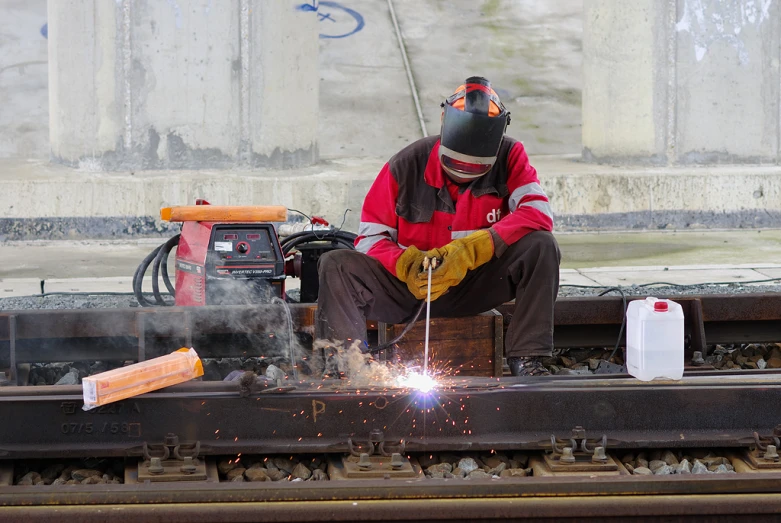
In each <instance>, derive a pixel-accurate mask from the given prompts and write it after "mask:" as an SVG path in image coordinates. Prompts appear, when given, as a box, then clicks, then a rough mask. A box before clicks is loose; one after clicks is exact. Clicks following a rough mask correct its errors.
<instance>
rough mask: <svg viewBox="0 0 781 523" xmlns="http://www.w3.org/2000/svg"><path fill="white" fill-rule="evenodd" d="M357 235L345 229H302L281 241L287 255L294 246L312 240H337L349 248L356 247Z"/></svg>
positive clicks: (283, 251) (283, 250)
mask: <svg viewBox="0 0 781 523" xmlns="http://www.w3.org/2000/svg"><path fill="white" fill-rule="evenodd" d="M356 238H357V235H355V234H353V233H351V232H345V231H300V232H297V233H294V234H291V235H290V236H288V237H286V238H285V239H283V240H282V241H280V246H281V247H282V253H283V254H285V255H287V254H288V253H289V252H290V251H291V250H292V249H293V248H294V247H297V246H298V245H302V244H306V243H312V242H325V241H330V242H336V243H339V244H341V245H343V246H345V247H347V248H349V249H354V248H355V247H354V244H355V239H356Z"/></svg>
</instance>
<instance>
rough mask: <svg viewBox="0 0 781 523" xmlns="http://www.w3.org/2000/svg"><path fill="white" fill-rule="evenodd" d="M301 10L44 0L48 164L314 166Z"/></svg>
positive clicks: (310, 56) (311, 70) (310, 53)
mask: <svg viewBox="0 0 781 523" xmlns="http://www.w3.org/2000/svg"><path fill="white" fill-rule="evenodd" d="M302 3H303V0H273V1H268V0H224V1H223V0H220V1H219V2H217V1H215V0H176V1H171V0H168V1H162V0H116V1H107V0H49V3H48V6H49V7H48V11H49V21H48V22H49V103H50V105H49V112H50V138H51V154H52V159H53V160H54V161H57V162H61V163H64V164H67V165H72V166H79V167H82V168H86V169H91V170H128V169H196V168H228V167H235V166H252V167H262V166H269V167H294V166H300V165H307V164H311V163H314V162H316V161H317V136H316V133H317V112H318V84H319V74H318V68H317V62H318V46H319V42H318V27H317V13H316V12H315V11H314V10H312V9H307V8H302V7H301V6H302Z"/></svg>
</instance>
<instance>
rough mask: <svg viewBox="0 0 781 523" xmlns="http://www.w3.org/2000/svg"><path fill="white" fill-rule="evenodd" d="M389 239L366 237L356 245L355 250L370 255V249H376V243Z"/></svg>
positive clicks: (384, 237) (379, 236) (378, 236)
mask: <svg viewBox="0 0 781 523" xmlns="http://www.w3.org/2000/svg"><path fill="white" fill-rule="evenodd" d="M387 239H389V238H388V237H387V236H383V235H377V236H364V237H363V238H361V239H360V240H359V241H358V243H356V244H355V250H356V251H358V252H362V253H363V254H368V253H369V249H371V248H372V247H374V245H375V244H376V243H379V242H381V241H382V240H387Z"/></svg>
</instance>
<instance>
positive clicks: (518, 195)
mask: <svg viewBox="0 0 781 523" xmlns="http://www.w3.org/2000/svg"><path fill="white" fill-rule="evenodd" d="M529 194H534V195H538V196H545V197H546V198H547V195H546V194H545V191H543V190H542V187H540V184H539V183H536V182H535V183H527V184H526V185H521V186H520V187H518V188H517V189H515V190H514V191H513V193H512V194H511V195H510V201H509V203H508V204H509V206H510V210H511V211H514V210H515V209H517V208H518V204H519V203H520V202H521V200H522V199H523V197H524V196H528V195H529Z"/></svg>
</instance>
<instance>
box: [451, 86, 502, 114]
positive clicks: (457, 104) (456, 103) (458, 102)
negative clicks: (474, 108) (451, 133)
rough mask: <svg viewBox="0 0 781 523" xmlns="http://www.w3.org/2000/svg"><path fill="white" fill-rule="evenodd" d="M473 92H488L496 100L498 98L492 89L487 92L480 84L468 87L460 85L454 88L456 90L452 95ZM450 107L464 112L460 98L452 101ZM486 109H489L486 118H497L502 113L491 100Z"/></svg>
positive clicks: (462, 99) (462, 98)
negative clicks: (460, 92)
mask: <svg viewBox="0 0 781 523" xmlns="http://www.w3.org/2000/svg"><path fill="white" fill-rule="evenodd" d="M474 90H480V91H483V92H485V93H488V92H490V94H492V95H494V96H496V97H497V98H499V95H498V94H496V91H494V90H493V88H491V89H490V90H489V89H488V88H487V87H486V86H484V85H480V84H469V85H464V84H461V85H459V86H458V87H456V90H455V91H453V94H456V93H457V92H459V91H464V92H469V91H474ZM452 106H453V107H454V108H455V109H458V110H459V111H463V110H464V97H463V96H462V97H461V98H459V99H458V100H456V101H454V102H453V104H452ZM488 107H489V109H488V116H499V115H500V114H501V112H502V110H501V109H500V108H499V106H498V105H496V102H494V101H493V100H491V103H490V104H489V106H488Z"/></svg>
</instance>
